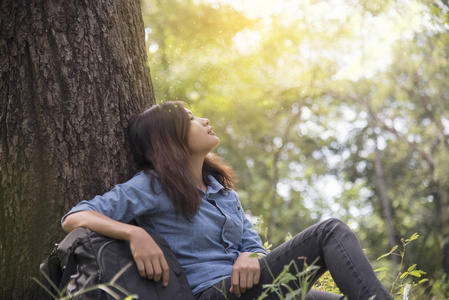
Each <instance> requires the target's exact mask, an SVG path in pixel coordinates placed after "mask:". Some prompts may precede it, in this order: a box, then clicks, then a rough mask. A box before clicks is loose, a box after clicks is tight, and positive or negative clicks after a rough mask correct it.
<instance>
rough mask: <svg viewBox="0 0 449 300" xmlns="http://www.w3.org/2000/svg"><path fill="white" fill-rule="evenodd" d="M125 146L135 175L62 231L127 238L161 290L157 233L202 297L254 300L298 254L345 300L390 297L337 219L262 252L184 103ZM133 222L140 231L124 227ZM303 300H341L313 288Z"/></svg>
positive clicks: (145, 121)
mask: <svg viewBox="0 0 449 300" xmlns="http://www.w3.org/2000/svg"><path fill="white" fill-rule="evenodd" d="M128 140H129V144H130V147H131V149H132V151H133V154H134V158H135V161H136V163H137V164H138V166H139V168H140V169H141V172H140V173H138V174H136V175H135V176H134V177H133V178H132V179H130V180H129V181H127V182H126V183H124V184H119V185H117V186H115V187H114V188H113V189H112V190H111V191H109V192H107V193H106V194H104V195H103V196H96V197H95V198H94V199H92V200H91V201H82V202H80V203H79V204H78V205H77V206H75V207H74V208H72V210H70V211H69V213H67V214H66V215H65V216H64V217H63V219H62V222H63V228H64V230H66V231H72V230H73V229H75V228H78V227H87V228H89V229H91V230H92V231H96V232H98V233H100V234H103V235H105V236H108V237H111V238H116V239H122V240H127V241H129V243H130V247H131V252H132V254H133V257H134V259H135V261H136V264H137V266H138V269H139V273H140V275H141V276H143V277H147V278H149V279H151V280H154V281H156V282H158V281H160V280H162V282H163V284H164V286H166V285H167V284H168V280H169V277H168V270H169V269H168V265H167V262H166V260H165V258H164V255H163V253H162V251H161V250H160V248H159V247H158V246H157V244H156V243H155V242H154V240H153V239H152V238H151V236H150V235H149V233H158V234H160V235H161V236H162V237H164V238H165V239H166V240H167V242H168V243H169V244H170V247H171V248H172V250H173V252H174V253H175V254H176V256H177V258H178V260H179V261H180V263H181V265H182V266H183V269H184V271H185V273H186V276H187V278H188V281H189V284H190V286H191V287H192V291H193V293H194V294H195V297H196V299H198V300H206V299H236V298H241V299H255V298H257V297H258V296H259V295H260V294H261V292H262V290H263V288H262V285H263V284H268V283H271V282H272V281H273V278H272V274H274V276H277V274H279V273H280V272H281V271H282V269H283V268H284V266H285V265H288V264H289V263H290V262H291V261H292V260H295V263H296V265H297V266H298V267H302V266H303V265H304V261H303V260H302V258H301V257H306V258H307V259H306V261H307V263H308V264H309V265H310V264H312V263H314V262H315V264H316V265H317V266H319V267H320V268H319V270H318V271H317V273H316V276H315V277H314V278H313V280H312V281H314V280H316V279H317V278H318V277H319V276H321V275H322V274H323V273H324V272H325V271H326V270H329V271H330V273H331V275H332V277H333V278H334V280H335V282H336V283H337V285H338V287H339V288H340V289H341V291H342V292H343V293H344V294H345V295H347V297H348V298H349V299H368V298H370V297H372V296H376V298H375V299H391V297H390V295H389V294H388V292H387V291H386V289H385V288H384V287H383V286H382V284H381V283H380V282H379V280H378V279H377V278H376V276H375V274H374V271H373V269H372V267H371V265H370V263H369V261H368V259H367V258H366V256H365V255H364V253H363V251H362V248H361V246H360V244H359V242H358V240H357V238H356V237H355V235H354V234H353V233H352V231H351V230H350V229H349V228H348V227H347V226H346V224H344V223H343V222H341V221H340V220H337V219H330V220H327V221H324V222H321V223H319V224H317V225H315V226H312V227H310V228H308V229H306V230H305V231H303V232H301V233H300V234H298V235H297V236H295V237H294V238H292V239H291V240H290V241H288V242H287V243H285V244H283V245H282V246H280V247H278V248H277V249H275V250H273V251H271V252H270V253H268V254H267V251H266V250H265V249H264V248H263V246H262V243H261V241H260V238H259V237H258V235H257V234H256V232H255V231H254V230H253V228H252V225H251V223H250V222H249V221H248V220H247V219H246V217H245V215H244V212H243V209H242V208H241V205H240V202H239V199H238V195H237V194H236V192H235V191H234V190H233V189H232V188H233V187H234V183H235V179H234V174H233V172H232V169H231V168H229V167H228V166H226V165H225V164H223V163H222V162H221V161H220V160H219V159H218V157H217V156H215V155H213V154H211V153H210V152H211V151H212V150H214V149H215V148H216V147H217V146H218V144H219V142H220V140H219V139H218V137H217V136H216V134H215V133H214V131H213V130H212V126H210V124H209V120H208V119H204V118H199V117H196V116H195V115H194V114H193V113H192V112H191V111H190V110H188V109H186V108H185V107H184V105H183V103H182V102H165V103H162V104H159V105H155V106H153V107H151V108H150V109H148V110H146V111H145V112H143V113H141V114H139V115H136V116H134V117H132V118H131V120H130V122H129V128H128ZM132 220H135V221H136V222H137V224H138V225H139V226H134V225H130V224H127V223H128V222H130V221H132ZM254 253H257V254H254ZM265 255H266V256H265ZM292 271H293V270H292ZM309 286H310V285H309ZM308 297H310V298H311V299H339V298H340V296H337V295H334V294H330V293H323V292H317V291H311V292H309V294H308ZM266 299H277V297H276V295H274V294H273V295H271V296H270V297H269V298H266Z"/></svg>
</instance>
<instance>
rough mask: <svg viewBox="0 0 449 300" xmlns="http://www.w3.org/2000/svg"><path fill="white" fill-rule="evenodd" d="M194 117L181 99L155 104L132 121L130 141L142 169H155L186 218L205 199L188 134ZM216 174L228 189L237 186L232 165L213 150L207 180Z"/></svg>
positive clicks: (206, 167)
mask: <svg viewBox="0 0 449 300" xmlns="http://www.w3.org/2000/svg"><path fill="white" fill-rule="evenodd" d="M189 130H190V117H189V116H188V114H187V112H186V110H185V109H184V103H183V102H181V101H167V102H163V103H161V104H157V105H154V106H152V107H151V108H150V109H148V110H146V111H144V112H143V113H141V114H138V115H135V116H133V117H132V118H131V119H130V120H129V126H128V142H129V145H130V148H131V151H132V153H133V155H134V161H135V162H136V163H137V165H138V167H139V169H141V170H143V171H144V172H145V173H147V174H150V175H151V176H152V179H151V185H152V187H151V188H152V189H153V191H154V188H153V184H152V183H153V181H154V177H153V176H155V175H154V172H152V170H154V171H156V173H157V176H158V177H159V180H160V182H161V185H162V188H163V189H165V190H166V191H167V193H168V195H169V196H170V199H171V201H172V203H173V206H174V208H175V212H176V214H178V215H179V213H181V214H182V215H183V216H184V217H185V218H186V219H188V220H190V219H191V217H192V216H193V215H194V214H195V213H196V212H197V211H198V209H199V207H200V204H201V198H200V194H199V190H198V188H197V187H196V183H195V181H194V179H193V176H192V174H191V172H190V168H189V161H190V149H189V147H188V145H187V136H188V133H189ZM209 174H210V175H212V176H213V177H215V179H217V181H218V182H220V183H221V184H222V185H223V186H224V187H225V188H227V189H230V188H234V185H235V182H236V179H235V174H234V171H233V170H232V168H231V167H229V166H227V165H226V164H224V163H223V161H222V160H221V159H220V158H219V157H218V156H217V155H215V154H213V153H209V154H208V155H207V156H206V159H205V161H204V164H203V180H204V182H205V183H206V184H207V183H208V180H207V175H209Z"/></svg>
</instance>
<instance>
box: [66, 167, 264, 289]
mask: <svg viewBox="0 0 449 300" xmlns="http://www.w3.org/2000/svg"><path fill="white" fill-rule="evenodd" d="M209 182H210V184H209V185H208V187H207V192H206V193H204V192H203V191H201V192H200V194H201V205H200V208H199V210H198V212H197V213H196V214H195V216H194V217H193V218H192V220H191V222H189V221H187V220H186V219H185V218H184V217H182V215H179V216H177V215H176V213H175V211H174V207H173V205H172V202H171V201H170V198H169V197H168V195H167V194H166V192H165V191H163V190H162V188H161V185H160V182H159V180H158V179H157V176H156V178H155V180H154V188H155V192H153V190H152V189H151V187H150V176H149V175H148V174H145V173H143V172H140V173H138V174H136V175H135V176H134V177H133V178H132V179H130V180H129V181H127V182H126V183H123V184H118V185H116V186H115V187H114V188H113V189H112V190H110V191H109V192H107V193H106V194H104V195H102V196H96V197H95V198H93V199H92V200H90V201H86V200H83V201H81V202H80V203H79V204H78V205H76V206H75V207H73V208H72V209H71V210H70V211H69V212H68V213H67V214H66V215H65V216H64V217H63V218H62V221H63V220H64V218H65V217H66V216H67V215H69V214H71V213H74V212H77V211H83V210H95V211H98V212H100V213H102V214H104V215H106V216H108V217H110V218H112V219H114V220H117V221H121V222H126V223H127V222H130V221H132V220H134V219H135V220H136V221H137V224H138V225H139V226H141V227H143V228H144V229H145V230H146V231H147V232H149V233H158V234H160V235H161V236H162V237H164V238H165V239H166V240H167V242H168V243H169V245H170V247H171V249H172V251H173V252H174V253H175V255H176V257H177V258H178V260H179V262H180V263H181V265H182V266H183V269H184V271H185V273H186V276H187V279H188V281H189V284H190V286H191V288H192V291H193V293H194V294H196V293H199V292H201V291H203V290H205V289H207V288H208V287H211V286H212V285H214V284H216V283H218V282H220V281H221V280H223V279H224V278H227V277H230V276H231V272H232V266H233V264H234V262H235V261H236V259H237V257H238V256H239V255H240V254H241V253H242V252H260V253H267V252H266V250H265V249H264V248H263V246H262V242H261V240H260V238H259V236H258V235H257V233H256V232H255V230H254V228H253V226H252V224H251V223H250V222H249V221H248V219H247V218H246V217H245V214H244V212H243V209H242V206H241V204H240V201H239V198H238V195H237V193H236V192H235V191H234V190H225V189H224V187H223V186H222V185H221V184H220V183H219V182H218V181H217V180H216V179H215V178H213V177H212V176H209Z"/></svg>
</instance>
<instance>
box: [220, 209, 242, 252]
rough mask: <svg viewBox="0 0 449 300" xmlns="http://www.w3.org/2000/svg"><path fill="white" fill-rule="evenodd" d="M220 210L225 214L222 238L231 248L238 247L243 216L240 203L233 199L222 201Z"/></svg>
mask: <svg viewBox="0 0 449 300" xmlns="http://www.w3.org/2000/svg"><path fill="white" fill-rule="evenodd" d="M222 204H223V205H222V207H221V210H222V212H223V213H224V214H225V215H226V222H225V224H224V227H223V239H224V240H225V242H227V243H229V244H230V247H231V248H235V249H239V248H240V246H241V244H242V235H243V216H242V211H241V210H242V208H241V206H240V203H239V202H238V201H235V200H231V201H224V203H222Z"/></svg>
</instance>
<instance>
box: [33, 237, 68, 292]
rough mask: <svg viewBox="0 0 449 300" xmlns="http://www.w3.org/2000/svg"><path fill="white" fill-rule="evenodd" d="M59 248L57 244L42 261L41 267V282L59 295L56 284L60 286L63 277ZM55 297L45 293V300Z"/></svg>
mask: <svg viewBox="0 0 449 300" xmlns="http://www.w3.org/2000/svg"><path fill="white" fill-rule="evenodd" d="M57 248H58V244H55V247H54V249H53V251H52V252H51V254H50V255H49V256H48V257H47V258H46V259H45V260H44V261H43V262H42V263H41V265H40V268H39V269H40V282H41V284H42V285H43V286H44V287H45V288H46V289H47V290H48V291H50V292H51V293H52V294H53V295H55V296H59V295H58V292H57V290H56V289H55V286H56V287H59V286H60V280H61V277H62V270H61V260H60V259H59V256H58V253H57ZM50 282H51V283H50ZM52 283H53V284H52ZM53 299H54V298H53V297H52V296H51V295H50V294H49V293H44V300H53Z"/></svg>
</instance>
